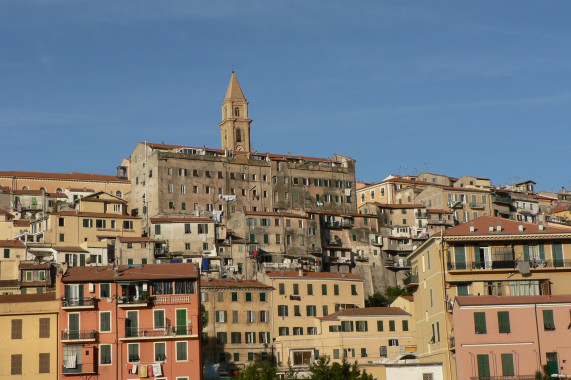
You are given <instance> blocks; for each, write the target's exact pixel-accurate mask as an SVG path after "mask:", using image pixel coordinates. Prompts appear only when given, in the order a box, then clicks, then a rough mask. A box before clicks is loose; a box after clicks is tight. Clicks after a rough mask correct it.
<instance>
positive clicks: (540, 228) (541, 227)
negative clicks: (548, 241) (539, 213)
mask: <svg viewBox="0 0 571 380" xmlns="http://www.w3.org/2000/svg"><path fill="white" fill-rule="evenodd" d="M537 228H538V229H539V230H540V231H543V222H539V224H538V225H537Z"/></svg>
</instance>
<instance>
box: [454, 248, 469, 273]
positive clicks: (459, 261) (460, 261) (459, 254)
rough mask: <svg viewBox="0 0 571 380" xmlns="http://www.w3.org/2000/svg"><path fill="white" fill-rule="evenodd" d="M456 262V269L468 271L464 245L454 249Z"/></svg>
mask: <svg viewBox="0 0 571 380" xmlns="http://www.w3.org/2000/svg"><path fill="white" fill-rule="evenodd" d="M454 261H455V263H456V269H466V247H464V246H463V245H461V246H455V247H454Z"/></svg>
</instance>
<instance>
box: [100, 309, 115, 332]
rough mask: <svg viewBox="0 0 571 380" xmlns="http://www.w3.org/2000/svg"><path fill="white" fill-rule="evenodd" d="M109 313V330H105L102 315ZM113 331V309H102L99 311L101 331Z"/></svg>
mask: <svg viewBox="0 0 571 380" xmlns="http://www.w3.org/2000/svg"><path fill="white" fill-rule="evenodd" d="M103 314H109V330H103V328H102V326H101V322H102V318H101V315H103ZM112 331H113V321H112V318H111V311H100V312H99V332H112Z"/></svg>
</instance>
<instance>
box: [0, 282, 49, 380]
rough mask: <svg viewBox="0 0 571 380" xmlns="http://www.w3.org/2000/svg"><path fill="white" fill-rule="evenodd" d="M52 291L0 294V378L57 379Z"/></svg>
mask: <svg viewBox="0 0 571 380" xmlns="http://www.w3.org/2000/svg"><path fill="white" fill-rule="evenodd" d="M58 311H59V302H58V300H57V299H56V294H55V293H42V294H23V295H4V296H2V297H0V347H1V348H0V378H2V379H5V378H6V379H34V380H35V379H37V380H48V379H57V359H58V358H57V352H58V350H57V339H58V334H59V330H58V322H57V321H58Z"/></svg>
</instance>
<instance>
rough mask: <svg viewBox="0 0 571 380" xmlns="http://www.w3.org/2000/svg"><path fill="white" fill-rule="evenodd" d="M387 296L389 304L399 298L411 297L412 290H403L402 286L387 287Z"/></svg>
mask: <svg viewBox="0 0 571 380" xmlns="http://www.w3.org/2000/svg"><path fill="white" fill-rule="evenodd" d="M385 295H386V297H387V300H388V301H389V303H391V302H393V301H394V300H395V299H396V298H397V297H398V296H409V295H411V291H410V288H401V287H400V286H387V289H386V290H385Z"/></svg>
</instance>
